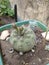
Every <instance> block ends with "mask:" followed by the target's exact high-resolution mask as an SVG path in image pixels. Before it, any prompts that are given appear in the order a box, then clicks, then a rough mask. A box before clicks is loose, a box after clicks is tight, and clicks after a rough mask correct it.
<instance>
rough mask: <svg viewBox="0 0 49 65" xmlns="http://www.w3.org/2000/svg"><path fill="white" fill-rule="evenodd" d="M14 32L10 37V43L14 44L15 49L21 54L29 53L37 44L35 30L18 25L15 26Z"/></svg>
mask: <svg viewBox="0 0 49 65" xmlns="http://www.w3.org/2000/svg"><path fill="white" fill-rule="evenodd" d="M13 28H14V29H13V30H12V32H11V35H10V43H12V44H13V48H14V49H15V50H17V51H20V52H27V51H29V50H31V49H32V48H33V47H34V46H35V45H36V44H35V43H36V42H35V41H36V36H35V33H34V32H33V30H32V29H31V28H30V27H29V26H28V27H25V26H24V25H23V26H20V27H17V26H16V25H14V26H13Z"/></svg>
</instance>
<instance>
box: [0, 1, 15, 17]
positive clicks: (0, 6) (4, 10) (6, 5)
mask: <svg viewBox="0 0 49 65" xmlns="http://www.w3.org/2000/svg"><path fill="white" fill-rule="evenodd" d="M2 15H9V16H13V15H14V11H13V10H12V9H11V6H10V2H9V0H0V16H2Z"/></svg>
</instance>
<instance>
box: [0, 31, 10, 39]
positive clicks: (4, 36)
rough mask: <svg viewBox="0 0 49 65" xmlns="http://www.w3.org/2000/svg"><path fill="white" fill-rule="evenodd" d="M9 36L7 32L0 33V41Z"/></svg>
mask: <svg viewBox="0 0 49 65" xmlns="http://www.w3.org/2000/svg"><path fill="white" fill-rule="evenodd" d="M9 35H10V33H9V30H4V31H3V32H2V33H1V36H0V39H1V40H5V39H6V38H7V37H8V36H9Z"/></svg>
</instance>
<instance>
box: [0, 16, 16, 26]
mask: <svg viewBox="0 0 49 65" xmlns="http://www.w3.org/2000/svg"><path fill="white" fill-rule="evenodd" d="M12 22H15V20H14V17H9V16H2V17H0V26H2V25H5V24H8V23H12Z"/></svg>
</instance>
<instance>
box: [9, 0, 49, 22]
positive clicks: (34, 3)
mask: <svg viewBox="0 0 49 65" xmlns="http://www.w3.org/2000/svg"><path fill="white" fill-rule="evenodd" d="M10 2H11V6H12V8H13V7H14V4H17V6H18V15H19V16H20V17H21V18H22V19H38V20H40V21H42V22H44V23H46V22H47V21H48V20H47V19H48V18H49V0H10Z"/></svg>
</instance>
